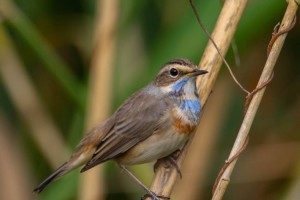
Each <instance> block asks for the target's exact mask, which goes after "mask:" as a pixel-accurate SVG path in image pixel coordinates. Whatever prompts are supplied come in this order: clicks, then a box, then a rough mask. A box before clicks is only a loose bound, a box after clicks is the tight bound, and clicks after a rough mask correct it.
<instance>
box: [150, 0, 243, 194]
mask: <svg viewBox="0 0 300 200" xmlns="http://www.w3.org/2000/svg"><path fill="white" fill-rule="evenodd" d="M246 3H247V0H240V1H237V0H227V1H225V3H224V6H223V8H222V11H221V13H220V15H219V18H218V21H217V24H216V26H215V29H214V31H213V33H212V38H213V39H214V41H215V43H216V44H217V45H218V47H219V49H220V52H221V53H222V55H225V53H226V52H227V50H228V47H229V46H230V42H231V40H232V38H233V35H234V33H235V30H236V27H237V24H238V22H239V20H240V18H241V15H242V13H243V11H244V8H245V6H246ZM221 64H222V59H221V57H220V56H219V54H218V52H217V51H216V49H215V47H214V46H213V44H212V43H211V42H209V43H208V45H207V47H206V49H205V51H204V53H203V56H202V59H201V62H200V64H199V66H200V68H201V69H205V70H208V71H209V73H208V74H207V75H206V76H202V77H199V78H198V80H197V86H198V90H199V95H200V101H201V105H202V107H203V106H204V105H205V103H206V101H207V99H208V96H209V95H210V93H211V91H212V88H213V85H214V83H215V81H216V78H217V75H218V73H219V70H220V68H221ZM190 143H191V140H190V141H189V142H188V143H187V144H186V145H185V146H184V147H183V149H182V153H181V155H180V156H179V158H178V165H179V166H181V165H182V163H183V160H184V157H185V155H186V153H187V150H188V147H189V146H190ZM176 178H177V172H176V169H174V168H173V167H172V168H165V167H164V166H163V165H160V166H159V167H158V168H157V170H156V173H155V176H154V179H153V181H152V185H151V190H152V191H153V192H154V193H156V194H159V195H164V196H170V194H171V192H172V189H173V186H174V184H175V181H176ZM183 178H184V174H183ZM147 199H148V200H149V199H150V198H147Z"/></svg>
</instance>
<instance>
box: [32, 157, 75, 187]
mask: <svg viewBox="0 0 300 200" xmlns="http://www.w3.org/2000/svg"><path fill="white" fill-rule="evenodd" d="M68 168H69V167H68V162H66V163H65V164H63V165H62V166H61V167H59V168H58V169H57V170H56V171H55V172H53V173H52V174H51V175H50V176H49V177H48V178H46V179H45V180H44V181H43V182H41V183H40V184H39V185H38V186H37V187H36V188H35V189H34V190H33V192H35V193H40V192H41V191H43V190H44V189H45V187H47V185H49V184H50V183H51V182H53V181H55V180H56V179H58V178H59V177H61V176H63V175H65V174H66V173H68V172H69V171H70V169H68Z"/></svg>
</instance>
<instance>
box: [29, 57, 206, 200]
mask: <svg viewBox="0 0 300 200" xmlns="http://www.w3.org/2000/svg"><path fill="white" fill-rule="evenodd" d="M206 73H208V72H207V71H206V70H200V69H198V66H197V65H195V64H194V63H193V62H192V61H190V60H188V59H173V60H171V61H169V62H167V63H166V64H164V65H163V66H162V68H161V69H160V71H159V72H158V74H157V75H156V77H155V79H154V80H153V81H152V82H151V83H149V84H148V85H146V86H145V87H144V88H142V89H140V90H139V91H137V92H136V93H134V94H133V95H132V96H130V97H129V98H128V99H127V100H126V101H125V102H124V103H123V104H122V105H121V106H120V107H119V108H118V109H117V110H116V111H115V113H114V114H112V116H111V117H110V118H108V119H107V120H106V121H104V122H103V123H101V124H99V125H98V126H96V127H95V128H93V129H92V130H91V131H90V132H89V133H87V134H86V135H85V136H84V137H83V139H82V140H81V141H80V142H79V144H78V145H77V147H76V150H75V152H74V153H73V154H72V155H71V156H70V159H69V160H68V161H66V162H65V163H64V164H63V165H61V167H59V168H58V169H57V170H56V171H54V172H53V173H52V174H51V175H50V176H49V177H47V178H46V179H45V180H44V181H42V182H41V183H40V184H39V185H38V186H37V187H36V188H35V189H34V190H33V191H34V192H35V193H40V192H41V191H43V190H44V189H45V187H46V186H48V184H50V183H51V182H53V181H55V180H57V179H59V178H61V177H62V176H63V175H65V174H67V173H68V172H70V171H72V170H74V169H76V168H79V167H82V169H81V171H80V172H84V171H87V170H89V169H91V168H92V167H94V166H96V165H98V164H101V163H103V162H106V161H108V160H113V161H115V162H117V164H118V165H119V166H120V167H121V168H122V169H123V170H125V172H127V173H128V174H129V175H130V176H131V177H132V178H133V179H134V180H135V181H136V182H137V183H138V184H140V185H141V186H142V187H143V188H144V189H145V190H146V191H147V195H149V196H151V197H152V198H153V199H155V200H158V199H159V198H162V196H159V195H157V194H155V193H154V192H152V191H151V190H150V189H148V188H147V187H146V186H145V185H144V184H143V183H142V182H141V181H139V180H138V179H137V178H136V177H135V176H134V175H133V174H132V173H131V172H130V171H129V170H128V169H127V166H130V165H136V164H143V163H149V162H152V161H155V160H158V159H160V158H163V157H166V156H169V155H171V154H172V153H173V152H175V151H177V150H178V149H180V148H181V147H182V146H183V144H184V143H185V142H186V141H187V140H188V139H189V138H190V136H191V135H192V133H193V132H194V130H195V128H196V126H197V125H198V123H199V118H200V113H201V110H202V107H201V104H200V100H199V95H198V92H197V87H196V77H197V76H199V75H203V74H206Z"/></svg>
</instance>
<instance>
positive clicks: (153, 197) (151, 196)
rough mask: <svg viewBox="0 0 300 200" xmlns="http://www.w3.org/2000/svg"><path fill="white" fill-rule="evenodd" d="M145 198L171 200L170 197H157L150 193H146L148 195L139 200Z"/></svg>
mask: <svg viewBox="0 0 300 200" xmlns="http://www.w3.org/2000/svg"><path fill="white" fill-rule="evenodd" d="M147 197H150V198H152V200H160V199H167V200H169V199H171V198H170V197H166V196H164V195H157V194H155V193H154V192H152V191H148V193H147V194H145V195H144V196H143V197H142V198H141V200H145V199H146V198H147Z"/></svg>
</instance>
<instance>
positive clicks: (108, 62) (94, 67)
mask: <svg viewBox="0 0 300 200" xmlns="http://www.w3.org/2000/svg"><path fill="white" fill-rule="evenodd" d="M117 16H118V1H117V0H99V1H98V2H97V18H96V22H95V35H94V52H93V57H92V63H91V70H90V83H89V96H88V105H87V119H86V132H87V131H89V130H90V129H91V128H93V127H95V126H96V125H97V124H99V123H101V122H102V121H104V120H105V119H106V118H107V116H108V115H109V112H110V108H111V96H112V94H111V90H112V87H111V85H112V77H113V60H114V49H115V41H116V35H115V33H116V25H117ZM102 171H103V165H102V166H99V167H96V168H93V169H91V170H89V171H87V172H85V173H84V174H83V176H82V179H81V187H80V191H79V192H80V194H79V199H80V200H94V199H97V200H100V199H105V197H104V191H105V189H104V185H105V184H104V180H103V179H104V178H103V175H102V174H103V173H102Z"/></svg>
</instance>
